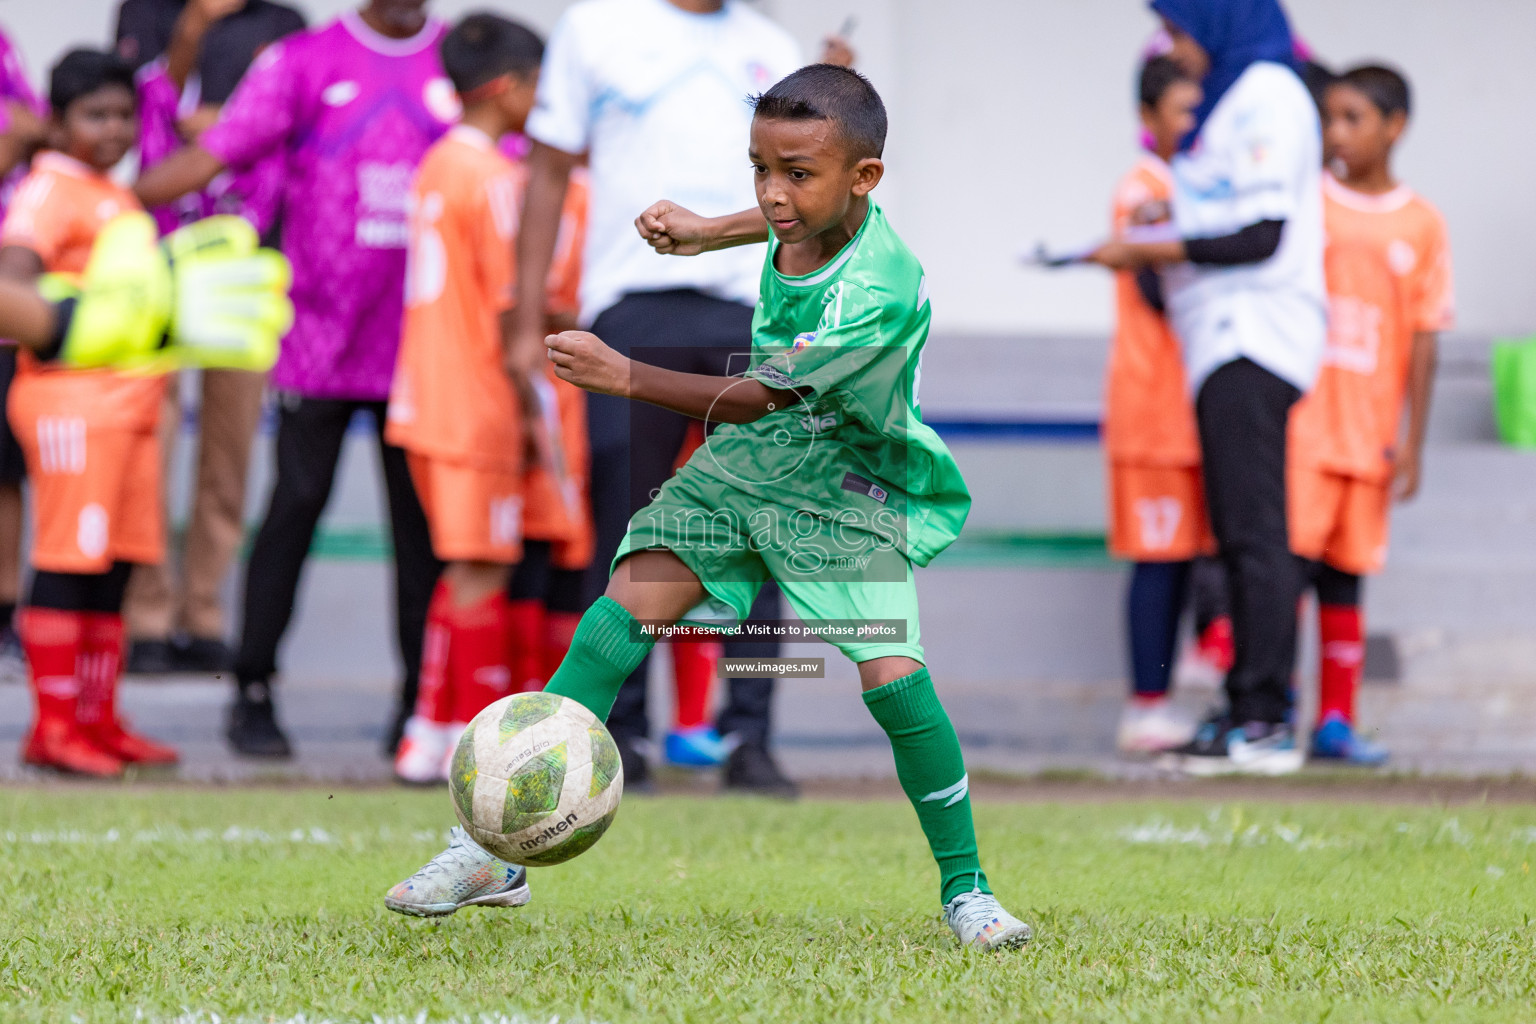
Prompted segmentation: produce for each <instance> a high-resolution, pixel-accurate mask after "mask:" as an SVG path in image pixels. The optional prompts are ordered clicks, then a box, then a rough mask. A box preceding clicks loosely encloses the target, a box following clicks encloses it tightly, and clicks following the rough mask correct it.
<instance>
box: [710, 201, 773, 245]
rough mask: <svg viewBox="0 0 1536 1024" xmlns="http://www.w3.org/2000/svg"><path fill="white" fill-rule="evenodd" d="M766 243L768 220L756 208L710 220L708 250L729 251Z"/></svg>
mask: <svg viewBox="0 0 1536 1024" xmlns="http://www.w3.org/2000/svg"><path fill="white" fill-rule="evenodd" d="M766 241H768V218H766V217H764V216H763V211H762V210H760V209H758V208H757V207H755V206H754V207H752V208H751V209H750V210H742V211H741V212H740V213H728V214H726V215H725V216H724V217H712V218H710V243H709V249H710V251H711V252H713V251H714V250H716V249H731V248H734V247H736V246H738V245H752V244H753V243H755V242H766Z"/></svg>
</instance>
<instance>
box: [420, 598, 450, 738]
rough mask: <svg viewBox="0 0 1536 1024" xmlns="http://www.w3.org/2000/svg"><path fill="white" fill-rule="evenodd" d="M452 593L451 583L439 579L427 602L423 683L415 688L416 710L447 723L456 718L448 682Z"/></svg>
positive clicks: (422, 659)
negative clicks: (449, 585)
mask: <svg viewBox="0 0 1536 1024" xmlns="http://www.w3.org/2000/svg"><path fill="white" fill-rule="evenodd" d="M452 610H453V595H452V594H450V593H449V592H448V584H446V583H444V582H442V581H441V580H439V581H438V584H437V589H436V590H434V591H432V603H431V604H429V605H428V606H427V626H426V630H425V631H424V632H423V634H422V639H421V684H420V686H419V687H418V689H417V690H416V709H415V712H414V714H415V715H416V717H418V718H423V719H425V720H427V721H428V722H435V723H437V724H438V725H447V724H448V723H449V722H451V721H453V693H452V691H451V690H450V688H449V683H448V648H449V641H450V639H451V638H452V635H453V623H452V619H451V616H450V613H451V612H452Z"/></svg>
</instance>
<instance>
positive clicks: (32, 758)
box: [0, 50, 177, 777]
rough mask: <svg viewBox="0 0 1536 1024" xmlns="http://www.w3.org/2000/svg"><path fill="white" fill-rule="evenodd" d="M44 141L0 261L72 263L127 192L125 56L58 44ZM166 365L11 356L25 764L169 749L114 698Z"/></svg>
mask: <svg viewBox="0 0 1536 1024" xmlns="http://www.w3.org/2000/svg"><path fill="white" fill-rule="evenodd" d="M48 97H49V101H50V106H51V108H52V117H51V118H50V120H49V128H50V134H49V144H50V145H49V151H48V152H46V153H44V154H42V155H40V156H39V157H38V158H37V159H36V160H34V161H33V166H32V170H31V172H30V173H29V174H28V175H27V177H26V179H25V180H24V181H23V182H22V183H21V186H20V187H19V188H18V189H17V190H16V195H15V197H14V200H13V202H12V203H11V206H10V209H8V210H7V211H6V215H5V224H4V226H3V228H0V277H4V278H7V279H10V280H18V281H32V280H35V279H36V278H37V277H38V276H39V275H40V274H43V273H58V274H78V273H81V272H82V271H83V270H85V267H86V261H87V260H88V259H89V258H90V255H91V247H92V245H93V244H94V242H95V240H96V235H97V233H98V232H100V231H101V229H102V228H103V227H104V226H105V225H106V224H107V223H108V222H110V221H111V220H112V219H113V218H114V217H116V216H117V215H118V214H120V213H123V212H124V211H127V210H134V209H137V208H138V203H137V202H136V201H135V199H134V197H133V194H132V193H131V192H129V191H128V190H127V189H125V188H123V187H122V186H121V185H119V184H118V183H117V182H115V181H113V180H112V178H111V177H110V172H111V171H112V168H113V167H115V166H116V165H117V163H118V162H119V161H120V160H122V158H123V157H124V156H125V155H127V153H128V151H129V150H130V149H132V148H133V145H134V143H135V142H136V141H137V139H138V128H139V126H138V112H137V102H136V97H135V94H134V83H133V72H132V70H131V69H130V68H129V67H128V66H127V65H126V64H124V63H123V62H122V61H121V60H120V59H119V58H118V57H117V56H116V55H115V54H112V53H109V52H101V51H97V50H71V51H70V52H69V53H67V54H65V55H64V57H63V58H62V59H61V60H60V61H59V62H58V64H56V65H55V66H54V68H53V71H52V74H51V75H50V81H49V86H48ZM164 390H165V379H164V377H162V376H152V375H145V374H123V373H117V372H115V371H112V370H92V371H75V370H69V369H60V368H57V367H54V366H49V365H48V364H46V363H40V362H39V361H38V360H37V359H35V358H33V357H32V356H31V355H23V356H22V357H21V359H20V361H19V364H18V369H17V376H16V381H15V384H14V385H13V387H12V393H11V396H10V400H9V402H8V408H7V415H8V418H9V419H10V421H11V425H12V428H13V429H14V430H15V431H16V436H17V439H18V440H19V441H20V442H21V445H22V448H23V450H24V451H25V453H26V459H27V470H28V475H29V476H30V478H31V480H32V498H33V501H32V505H33V510H34V512H35V513H36V520H37V521H36V523H35V524H34V529H33V531H32V540H31V551H30V555H31V562H32V566H33V569H34V570H35V571H34V572H33V574H32V582H31V586H30V590H29V593H28V596H27V608H26V611H25V612H24V613H23V616H22V640H23V642H24V644H25V645H26V652H27V662H28V665H29V667H30V672H29V675H30V678H31V683H32V695H33V700H34V701H35V704H36V708H37V713H36V716H35V717H34V719H33V723H32V731H31V734H30V735H29V736H28V737H27V743H26V746H25V748H24V749H23V752H22V760H23V761H25V762H26V763H27V764H33V765H39V766H45V767H50V768H55V769H58V770H60V771H64V772H73V773H78V774H82V775H92V776H102V777H108V776H117V775H121V774H122V773H123V769H124V767H125V766H126V765H130V764H159V765H164V764H173V763H175V761H176V760H177V753H176V751H175V750H173V749H172V748H170V747H167V746H165V745H163V744H160V743H156V742H154V741H153V740H150V739H148V738H147V737H144V736H141V735H138V734H136V733H133V732H131V731H129V730H128V728H127V727H126V725H125V723H124V722H123V720H122V718H121V717H120V716H119V714H118V708H117V689H118V680H119V677H120V675H121V671H122V665H123V660H122V659H123V620H122V615H121V612H122V605H123V592H124V589H125V588H126V586H127V583H128V573H129V570H130V568H131V567H132V566H133V565H134V564H143V563H151V562H156V561H159V560H160V559H162V558H164V557H165V545H164V533H165V524H164V517H165V510H164V509H163V508H162V507H161V504H160V473H159V469H160V451H159V443H158V440H157V437H156V431H155V428H156V419H157V417H158V415H159V410H160V403H161V396H162V392H163V391H164Z"/></svg>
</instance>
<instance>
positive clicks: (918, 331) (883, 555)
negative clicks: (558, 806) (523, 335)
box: [388, 64, 1030, 949]
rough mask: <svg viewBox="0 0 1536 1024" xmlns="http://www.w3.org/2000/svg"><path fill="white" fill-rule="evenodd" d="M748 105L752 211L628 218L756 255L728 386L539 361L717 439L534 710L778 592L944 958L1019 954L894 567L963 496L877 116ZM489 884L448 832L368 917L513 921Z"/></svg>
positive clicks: (955, 530)
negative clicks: (934, 413) (926, 387)
mask: <svg viewBox="0 0 1536 1024" xmlns="http://www.w3.org/2000/svg"><path fill="white" fill-rule="evenodd" d="M756 104H757V106H756V116H755V117H754V119H753V123H752V138H751V148H750V158H751V162H752V167H753V174H754V176H755V178H756V182H757V196H758V209H755V210H750V211H745V212H743V213H740V214H735V215H731V216H728V217H719V218H704V217H699V216H697V215H695V214H693V213H691V212H689V211H687V210H683V209H681V208H680V207H677V206H675V205H673V204H671V203H667V202H662V203H658V204H656V205H655V206H652V207H651V208H650V209H649V210H647V211H645V213H643V214H641V215H640V217H639V218H638V219H637V220H636V227H637V228H638V229H639V230H640V232H641V234H642V235H644V236H645V237H646V239H647V240H648V241H649V242H650V244H651V245H652V246H653V247H654V248H656V249H657V251H658V252H662V253H670V254H675V255H695V254H697V253H701V252H706V251H709V250H712V249H719V248H725V247H727V246H731V245H741V244H746V243H749V242H760V241H763V240H765V239H766V240H767V241H768V260H767V262H766V263H765V265H764V267H763V276H762V299H761V301H760V303H759V305H758V309H757V315H756V317H755V319H754V321H753V339H752V354H751V361H750V366H748V367H747V368H746V371H745V373H744V374H743V375H741V376H737V377H714V376H708V375H703V374H688V373H679V372H676V371H672V370H665V369H662V368H660V367H655V366H651V365H648V364H645V363H640V362H635V361H632V360H630V359H627V358H625V357H623V356H621V355H619V354H618V353H617V352H615V351H614V350H612V349H611V348H609V347H608V346H607V345H605V344H604V343H603V342H602V341H601V340H600V339H598V338H597V337H595V336H593V335H591V334H587V333H584V332H581V331H567V332H565V333H563V334H559V335H552V336H550V337H549V338H548V339H546V344H547V345H548V348H549V358H550V359H551V360H552V361H553V362H554V364H555V366H556V371H555V372H556V373H557V374H558V375H559V376H560V377H561V378H563V379H564V380H568V381H570V382H571V383H573V384H576V385H578V386H579V387H582V388H585V389H587V390H589V391H595V392H598V393H601V394H609V395H619V396H622V397H626V398H632V399H635V400H637V401H643V402H651V403H653V404H656V405H660V406H663V407H665V408H668V409H672V410H674V411H676V412H680V413H683V414H684V415H688V416H694V417H697V418H699V419H703V420H707V421H709V422H712V423H718V424H720V426H719V428H718V429H716V430H715V431H714V432H713V433H712V434H711V435H710V437H709V440H708V442H707V443H706V444H705V445H704V446H703V447H701V448H700V449H699V450H698V451H697V452H695V453H694V455H693V457H692V458H690V459H689V461H688V463H687V464H686V465H684V466H683V468H682V469H681V470H679V471H678V473H677V474H676V475H675V476H673V477H672V479H671V480H669V481H667V483H666V485H665V486H664V487H662V489H661V492H660V494H659V495H658V496H657V497H656V499H655V500H654V501H653V502H652V503H651V504H650V505H648V506H647V507H645V508H643V509H641V510H640V511H639V512H638V513H636V515H635V516H634V518H633V519H632V520H631V521H630V527H629V533H628V535H627V536H626V537H625V540H624V543H623V544H622V545H620V548H619V552H618V554H617V556H616V557H615V558H614V566H613V575H612V577H611V578H610V580H609V583H608V589H607V592H606V593H605V595H604V596H603V597H601V598H599V599H598V601H597V602H596V603H595V604H594V605H593V606H592V607H591V608H590V609H589V610H588V611H587V613H586V615H585V616H583V618H582V620H581V624H580V626H579V627H578V628H577V631H576V636H575V640H574V642H573V643H572V646H571V650H570V653H569V654H568V655H567V656H566V659H565V661H564V663H562V665H561V666H560V669H559V671H558V672H556V673H555V675H554V677H553V678H552V679H551V680H550V682H549V685H548V686H547V687H546V689H547V690H548V691H549V692H552V693H558V694H560V695H562V696H565V697H569V698H571V699H572V700H575V701H578V702H579V703H581V704H582V705H584V706H586V707H587V708H589V709H590V710H591V711H592V712H593V713H594V714H595V715H597V716H598V717H599V718H606V716H607V714H608V712H609V710H610V709H611V708H612V706H613V700H614V696H615V695H616V694H617V692H618V689H619V684H620V683H621V682H623V680H624V678H625V677H626V676H627V675H628V674H629V673H630V672H631V671H632V670H633V669H634V667H635V666H636V665H637V664H639V662H640V660H641V659H642V658H643V657H644V656H645V654H646V652H647V651H648V650H649V649H650V647H651V646H652V645H653V644H654V643H655V637H656V634H657V633H658V632H664V627H667V626H670V625H672V624H674V623H679V622H683V623H686V624H718V625H725V626H729V625H733V624H735V623H737V622H739V621H741V620H744V619H745V618H746V616H747V614H748V611H749V609H750V608H751V605H752V599H753V597H754V596H755V594H756V593H757V590H758V588H760V587H761V586H762V585H763V583H764V582H766V581H767V580H768V579H770V578H772V579H774V580H777V581H778V583H779V585H780V587H781V588H782V590H783V592H784V596H785V597H786V598H787V599H788V601H789V603H790V605H791V606H792V607H793V608H794V609H795V611H796V613H797V614H798V615H799V616H800V618H801V619H802V620H803V621H804V622H805V623H806V624H807V625H808V626H809V627H810V628H811V629H812V630H813V631H815V632H817V633H819V634H820V635H822V636H823V637H824V638H825V639H827V640H829V641H830V642H832V643H833V644H835V645H836V646H837V647H839V648H840V649H841V650H842V651H843V652H844V653H845V654H847V655H848V657H849V658H850V659H851V660H853V661H854V662H855V663H857V665H858V668H859V678H860V681H861V682H862V685H863V690H864V702H865V704H866V705H867V706H868V707H869V709H870V712H871V714H873V715H874V717H875V720H876V721H877V722H879V723H880V725H881V727H882V728H884V729H885V731H886V733H887V735H889V737H890V739H891V747H892V750H893V752H894V754H895V760H896V772H897V776H898V778H899V779H900V780H901V785H902V788H903V790H904V791H905V792H906V794H907V796H908V798H909V799H910V800H911V801H912V805H913V807H914V808H915V809H916V811H917V816H918V820H919V822H920V823H921V825H922V828H923V833H924V835H925V836H926V837H927V839H928V845H929V848H930V849H931V851H932V853H933V857H934V860H936V861H937V862H938V865H939V874H940V902H941V903H942V904H943V907H944V918H945V920H946V922H947V923H948V924H949V926H950V927H951V928H952V929H953V930H954V932H955V935H956V937H957V938H959V940H960V942H961V943H962V944H964V945H968V946H975V947H979V948H984V949H1000V948H1010V947H1017V946H1022V945H1023V944H1024V943H1026V942H1028V941H1029V937H1030V931H1029V926H1028V925H1026V924H1024V923H1023V922H1022V921H1019V920H1018V919H1016V918H1015V917H1013V916H1012V915H1011V914H1009V913H1008V912H1007V911H1006V910H1004V909H1003V908H1002V906H1001V905H1000V904H999V903H998V901H997V900H996V898H995V897H993V895H992V894H991V891H990V890H989V888H988V886H987V880H986V876H985V875H984V874H983V873H982V871H981V865H980V862H979V860H978V857H977V852H976V836H975V830H974V828H973V826H972V822H971V805H970V798H969V795H968V785H967V776H966V771H965V763H964V761H963V759H962V757H961V753H960V743H959V740H958V739H957V738H956V736H955V730H954V727H953V726H952V725H951V724H950V721H949V716H948V715H947V714H946V713H945V711H944V708H943V706H942V705H941V704H940V703H939V700H938V697H937V695H936V694H935V693H934V688H933V682H932V680H931V679H930V678H929V675H928V670H927V668H925V667H924V662H923V649H922V646H921V644H920V643H919V642H918V641H919V635H918V614H917V595H916V590H915V588H914V584H913V578H912V567H913V565H918V566H922V565H927V564H928V562H929V561H930V560H931V559H932V558H933V557H934V556H935V555H936V554H938V553H939V552H940V551H942V550H943V549H944V548H945V547H947V546H948V545H949V544H950V543H951V542H952V541H953V540H954V539H955V537H956V536H957V535H958V534H959V532H960V527H961V526H962V525H963V524H964V522H965V517H966V513H967V512H968V511H969V509H970V495H969V494H968V493H967V491H966V487H965V481H964V480H963V479H961V476H960V472H959V469H958V468H957V467H956V465H955V462H954V459H953V457H952V456H951V455H950V453H949V451H948V450H947V449H946V448H945V447H944V444H943V442H942V441H940V440H939V438H938V436H937V435H936V434H935V433H934V432H933V430H932V429H931V428H929V427H927V426H925V425H924V424H923V422H922V419H921V415H920V410H919V406H918V402H917V385H918V381H919V379H920V376H921V357H922V349H923V344H924V342H925V341H926V339H927V335H928V321H929V308H928V296H927V288H926V283H925V281H924V277H923V270H922V266H921V265H920V264H919V263H918V262H917V259H916V258H915V257H914V256H913V255H912V253H911V251H910V250H908V249H907V247H906V245H905V244H904V243H903V242H902V241H901V239H900V238H898V237H897V235H896V233H895V232H894V231H893V230H892V229H891V227H890V225H889V224H887V223H886V220H885V216H884V214H883V213H882V212H881V210H880V207H879V206H877V205H876V204H874V203H873V202H871V200H870V198H869V193H870V192H871V191H872V190H873V189H874V188H875V186H876V185H877V184H879V182H880V177H881V175H882V174H883V172H884V165H883V164H882V163H881V161H880V154H881V151H882V149H883V147H884V143H885V131H886V116H885V107H884V104H883V103H882V102H881V100H880V97H879V95H878V94H877V93H876V92H875V90H874V88H873V87H872V86H871V85H870V84H869V82H868V81H866V80H865V79H864V78H863V77H862V76H861V75H859V74H858V73H857V72H854V71H851V70H849V69H847V68H842V67H835V66H832V65H826V64H817V65H811V66H810V67H806V68H802V69H800V70H799V71H797V72H795V73H794V74H792V75H790V76H788V77H787V78H785V79H784V80H782V81H781V82H779V83H778V84H777V85H775V86H774V87H773V88H772V89H770V90H768V92H766V93H764V94H763V95H762V96H760V97H758V99H757V101H756ZM498 865H500V862H495V861H494V859H493V858H491V857H490V855H489V854H486V853H484V852H483V851H481V850H479V848H478V847H475V846H474V845H473V844H472V843H469V841H468V839H467V837H464V836H463V835H462V833H461V832H460V831H459V830H455V832H454V840H453V845H451V846H450V847H449V849H448V850H447V851H445V852H444V853H442V854H439V855H438V857H437V858H436V859H435V860H434V861H433V862H432V863H430V864H428V865H427V866H426V867H424V868H423V869H422V870H421V871H420V872H418V873H417V874H416V875H415V876H413V877H412V878H410V879H407V880H406V881H405V882H402V883H401V884H400V885H398V886H396V887H395V889H394V890H392V891H391V893H390V896H389V899H388V903H389V905H390V907H391V909H396V910H401V911H403V912H405V913H416V914H424V915H434V916H435V915H437V914H446V913H453V912H454V911H455V910H457V909H458V908H459V907H461V906H468V905H471V904H481V905H485V904H491V905H508V906H510V905H518V904H520V903H525V902H527V899H528V890H527V881H526V874H525V873H524V872H523V871H522V870H521V869H514V868H513V867H512V866H511V865H500V867H501V868H504V869H505V870H499V869H498Z"/></svg>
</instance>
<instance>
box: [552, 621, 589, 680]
mask: <svg viewBox="0 0 1536 1024" xmlns="http://www.w3.org/2000/svg"><path fill="white" fill-rule="evenodd" d="M580 622H581V613H580V612H545V614H544V679H545V680H546V681H548V680H549V679H551V678H553V677H554V674H555V669H557V668H559V667H560V663H561V662H562V661H564V660H565V654H566V652H567V651H569V650H570V649H571V641H572V640H574V639H575V638H576V626H577V624H578V623H580Z"/></svg>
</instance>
